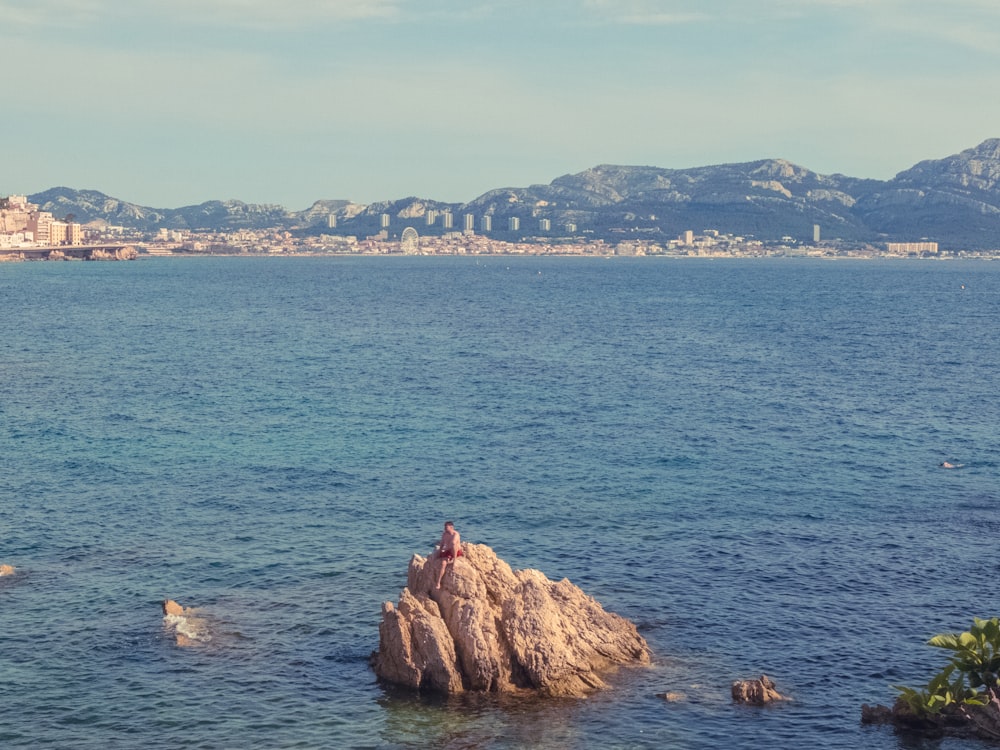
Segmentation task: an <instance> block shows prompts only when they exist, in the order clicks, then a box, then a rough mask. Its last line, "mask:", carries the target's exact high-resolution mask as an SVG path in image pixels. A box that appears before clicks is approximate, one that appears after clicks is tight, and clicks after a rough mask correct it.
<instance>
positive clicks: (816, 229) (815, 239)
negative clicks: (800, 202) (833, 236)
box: [813, 224, 819, 242]
mask: <svg viewBox="0 0 1000 750" xmlns="http://www.w3.org/2000/svg"><path fill="white" fill-rule="evenodd" d="M813 242H819V224H813Z"/></svg>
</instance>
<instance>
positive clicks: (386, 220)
mask: <svg viewBox="0 0 1000 750" xmlns="http://www.w3.org/2000/svg"><path fill="white" fill-rule="evenodd" d="M389 220H390V216H389V214H382V224H381V226H382V228H383V229H388V228H389Z"/></svg>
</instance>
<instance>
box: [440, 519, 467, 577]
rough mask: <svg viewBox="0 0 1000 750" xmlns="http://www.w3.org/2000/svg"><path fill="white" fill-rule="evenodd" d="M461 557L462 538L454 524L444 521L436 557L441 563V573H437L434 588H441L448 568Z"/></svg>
mask: <svg viewBox="0 0 1000 750" xmlns="http://www.w3.org/2000/svg"><path fill="white" fill-rule="evenodd" d="M461 556H462V538H461V537H460V536H459V534H458V532H457V531H455V524H454V523H452V522H451V521H445V524H444V533H443V534H441V541H440V542H438V557H440V558H441V559H442V560H443V562H442V563H441V572H440V573H438V579H437V586H435V588H441V581H442V579H444V574H445V571H447V570H448V566H449V565H451V564H452V563H454V562H455V558H457V557H461Z"/></svg>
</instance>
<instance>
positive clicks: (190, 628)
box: [163, 599, 212, 647]
mask: <svg viewBox="0 0 1000 750" xmlns="http://www.w3.org/2000/svg"><path fill="white" fill-rule="evenodd" d="M163 626H164V628H166V629H167V631H168V632H170V633H172V634H173V636H174V638H175V640H176V642H177V645H178V646H185V647H186V646H194V645H197V644H200V643H207V642H208V641H210V640H212V636H211V634H210V633H209V630H208V625H207V623H206V622H205V620H203V619H202V618H200V617H198V616H197V615H196V613H195V610H194V609H192V608H191V607H182V606H181V605H180V604H178V603H177V602H175V601H174V600H173V599H164V600H163Z"/></svg>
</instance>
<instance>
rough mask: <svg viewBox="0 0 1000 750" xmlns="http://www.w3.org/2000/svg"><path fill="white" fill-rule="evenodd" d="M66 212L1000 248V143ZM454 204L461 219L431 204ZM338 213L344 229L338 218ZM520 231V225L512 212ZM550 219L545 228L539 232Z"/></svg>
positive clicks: (297, 224) (87, 198)
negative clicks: (857, 165)
mask: <svg viewBox="0 0 1000 750" xmlns="http://www.w3.org/2000/svg"><path fill="white" fill-rule="evenodd" d="M29 198H30V200H31V201H32V202H33V203H36V204H38V205H39V206H40V207H41V208H42V210H45V211H51V212H52V213H53V214H54V215H55V216H56V217H57V218H63V217H64V216H66V215H68V214H72V215H73V216H74V217H75V220H76V221H80V222H83V223H88V222H91V221H95V220H98V221H104V222H107V223H109V224H114V225H120V226H125V227H130V228H134V229H141V230H147V231H150V230H156V229H159V228H170V229H202V230H215V231H231V230H237V229H266V228H279V229H285V230H289V231H293V232H298V233H303V234H310V233H311V234H319V233H328V234H354V235H358V236H367V235H371V234H375V233H376V232H378V231H379V229H381V228H382V217H383V215H385V214H387V215H388V216H389V217H390V219H389V228H388V231H389V232H390V234H399V233H400V232H402V230H403V228H405V227H406V226H413V227H414V228H415V229H417V230H418V231H419V232H420V233H421V234H441V233H443V232H445V231H454V229H460V228H461V227H462V217H463V215H465V214H472V215H474V216H475V217H476V229H477V230H480V229H481V226H482V225H481V223H480V221H481V217H482V216H484V215H489V216H491V217H492V229H491V230H490V232H489V234H490V235H491V236H496V237H498V238H499V239H508V240H514V239H520V238H522V237H525V236H539V237H546V236H548V237H551V238H558V237H563V236H567V235H574V236H588V237H592V238H595V239H596V238H601V239H605V240H609V241H617V240H622V239H626V238H628V237H645V238H649V239H653V240H665V239H672V238H674V237H676V236H678V235H679V234H680V233H682V232H684V231H685V230H688V229H690V230H694V231H695V233H700V232H702V231H703V230H704V229H708V228H712V229H717V230H718V231H720V232H723V233H728V234H734V235H742V236H753V237H755V238H757V239H761V240H779V239H780V238H782V237H785V236H790V237H793V238H795V239H799V240H811V239H812V236H813V225H819V226H820V229H821V233H822V237H823V239H841V240H845V241H853V242H884V241H916V240H920V239H928V240H933V241H937V242H938V243H939V244H940V245H941V247H942V249H953V250H959V249H970V250H971V249H996V248H1000V138H991V139H989V140H986V141H983V142H982V143H980V144H979V145H978V146H975V147H974V148H970V149H967V150H965V151H962V152H961V153H959V154H954V155H952V156H948V157H946V158H943V159H932V160H927V161H922V162H919V163H918V164H916V165H914V166H913V167H911V168H909V169H907V170H905V171H903V172H900V173H899V174H897V175H896V176H895V177H894V178H892V179H891V180H885V181H883V180H872V179H861V178H856V177H849V176H846V175H842V174H833V175H822V174H818V173H816V172H812V171H810V170H808V169H806V168H804V167H801V166H798V165H796V164H793V163H791V162H788V161H785V160H783V159H763V160H760V161H752V162H745V163H739V164H721V165H715V166H706V167H694V168H690V169H666V168H661V167H638V166H615V165H601V166H597V167H593V168H591V169H588V170H586V171H584V172H580V173H578V174H572V175H565V176H563V177H559V178H557V179H555V180H553V181H552V182H551V183H549V184H548V185H532V186H530V187H525V188H500V189H496V190H491V191H489V192H487V193H485V194H483V195H481V196H479V197H478V198H475V199H473V200H471V201H469V202H468V203H445V202H441V201H435V200H431V199H425V198H416V197H408V198H403V199H399V200H393V201H382V202H378V203H372V204H357V203H353V202H351V201H347V200H320V201H316V202H315V203H314V204H313V205H312V206H311V207H310V208H308V209H306V210H304V211H289V210H288V209H286V208H284V207H282V206H277V205H265V204H248V203H243V202H241V201H237V200H229V201H209V202H206V203H202V204H199V205H196V206H185V207H182V208H175V209H159V208H148V207H144V206H139V205H136V204H133V203H128V202H126V201H123V200H120V199H117V198H112V197H109V196H107V195H105V194H103V193H100V192H97V191H94V190H73V189H70V188H64V187H58V188H52V189H50V190H46V191H44V192H42V193H37V194H35V195H32V196H29ZM446 211H447V212H451V214H452V215H453V216H454V228H447V227H444V226H443V221H442V220H441V218H440V216H439V217H438V218H437V219H436V220H435V221H433V222H430V221H429V220H428V213H429V212H437V213H438V214H442V213H444V212H446ZM330 216H333V217H335V223H336V228H331V227H330V223H331V221H330V218H329V217H330ZM513 217H516V218H517V219H518V223H519V227H518V228H517V229H516V230H515V229H511V225H512V223H511V222H510V221H509V220H510V219H511V218H513ZM543 219H547V220H548V225H549V226H550V228H549V229H547V230H544V231H543V229H542V227H543V224H542V222H541V220H543Z"/></svg>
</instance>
